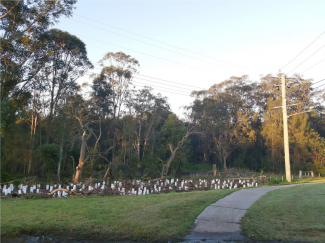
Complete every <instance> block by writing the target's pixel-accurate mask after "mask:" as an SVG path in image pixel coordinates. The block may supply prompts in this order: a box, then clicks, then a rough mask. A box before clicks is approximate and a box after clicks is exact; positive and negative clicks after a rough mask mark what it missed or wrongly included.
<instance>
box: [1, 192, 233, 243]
mask: <svg viewBox="0 0 325 243" xmlns="http://www.w3.org/2000/svg"><path fill="white" fill-rule="evenodd" d="M234 191H235V190H234V189H232V190H210V191H196V192H190V193H168V194H159V195H145V196H119V197H99V196H98V197H96V196H93V197H86V198H80V197H75V198H53V199H36V200H33V199H10V200H2V201H1V234H2V236H3V237H6V238H8V237H9V238H10V237H11V238H15V237H21V235H24V236H27V235H32V236H43V235H44V236H52V237H53V238H54V239H63V240H72V239H73V240H83V239H92V240H98V241H128V240H134V241H140V240H141V241H146V242H158V241H164V242H166V241H167V240H172V241H177V240H181V239H182V237H184V236H185V235H186V234H188V233H189V232H190V229H191V227H192V225H193V223H194V220H195V219H196V217H197V216H198V215H199V214H200V213H201V212H202V211H203V210H204V208H206V207H207V206H209V205H210V204H212V203H214V202H216V201H217V200H219V199H220V198H223V197H224V196H226V195H228V194H230V193H232V192H234Z"/></svg>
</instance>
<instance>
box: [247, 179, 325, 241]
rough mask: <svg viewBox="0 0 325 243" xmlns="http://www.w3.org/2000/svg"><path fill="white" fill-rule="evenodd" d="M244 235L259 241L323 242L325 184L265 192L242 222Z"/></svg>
mask: <svg viewBox="0 0 325 243" xmlns="http://www.w3.org/2000/svg"><path fill="white" fill-rule="evenodd" d="M241 222H242V225H243V229H244V233H245V234H246V235H247V236H250V237H254V238H256V239H262V240H284V241H289V242H291V241H299V242H314V241H316V242H324V240H325V184H323V183H322V184H309V185H308V184H304V185H301V186H295V187H290V188H284V189H280V190H275V191H271V192H269V193H267V194H266V195H264V196H263V197H261V198H260V199H259V200H258V201H257V202H255V203H254V204H253V205H252V207H250V208H249V209H248V211H247V213H246V214H245V216H244V218H243V219H242V221H241Z"/></svg>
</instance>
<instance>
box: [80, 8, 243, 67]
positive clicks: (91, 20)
mask: <svg viewBox="0 0 325 243" xmlns="http://www.w3.org/2000/svg"><path fill="white" fill-rule="evenodd" d="M74 15H76V16H79V17H81V18H84V19H88V20H91V21H93V22H97V23H100V24H103V25H106V26H109V27H111V28H114V29H118V30H121V31H124V32H127V33H130V34H133V35H136V36H139V37H142V38H145V39H148V40H151V41H154V42H157V43H161V44H164V45H167V46H170V47H173V48H177V49H179V50H183V51H187V52H190V53H193V54H196V55H200V56H202V57H206V58H210V59H213V60H216V61H219V62H223V63H227V64H230V65H235V66H238V67H241V66H239V65H237V64H234V63H230V62H226V61H223V60H220V59H217V58H214V57H210V56H206V55H203V54H200V53H197V52H193V51H190V50H187V49H185V48H181V47H178V46H174V45H171V44H168V43H166V42H162V41H158V40H155V39H152V38H150V37H146V36H144V35H140V34H137V33H134V32H132V31H128V30H125V29H122V28H119V27H116V26H113V25H109V24H106V23H104V22H100V21H98V20H95V19H91V18H88V17H85V16H82V15H80V14H74Z"/></svg>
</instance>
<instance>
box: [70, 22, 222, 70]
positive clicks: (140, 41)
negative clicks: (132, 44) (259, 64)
mask: <svg viewBox="0 0 325 243" xmlns="http://www.w3.org/2000/svg"><path fill="white" fill-rule="evenodd" d="M70 20H72V21H75V22H79V23H81V24H84V25H88V26H91V27H94V28H96V29H100V30H103V31H106V32H109V33H113V34H115V35H119V36H122V37H125V38H128V39H131V40H135V41H138V42H141V43H144V44H146V45H150V46H154V47H157V48H160V49H162V50H166V51H170V52H173V53H176V54H179V55H182V56H185V57H190V58H193V59H195V60H199V61H202V62H206V63H210V64H213V65H218V66H220V67H224V66H221V65H219V64H216V63H213V62H209V61H205V60H202V59H199V58H196V57H192V56H189V55H185V54H182V53H180V52H177V51H173V50H170V49H167V48H163V47H160V46H157V45H153V44H150V43H148V42H145V41H141V40H138V39H135V38H132V37H129V36H125V35H121V34H118V33H115V32H113V31H109V30H107V29H103V28H100V27H97V26H94V25H91V24H87V23H84V22H81V21H78V20H74V19H70Z"/></svg>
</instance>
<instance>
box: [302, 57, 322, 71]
mask: <svg viewBox="0 0 325 243" xmlns="http://www.w3.org/2000/svg"><path fill="white" fill-rule="evenodd" d="M323 61H325V59H323V60H321V61H320V62H318V63H316V64H315V65H313V66H311V67H310V68H308V69H306V70H305V71H303V72H302V73H301V74H303V73H305V72H307V71H309V70H310V69H312V68H313V67H315V66H317V65H318V64H320V63H321V62H323Z"/></svg>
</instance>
